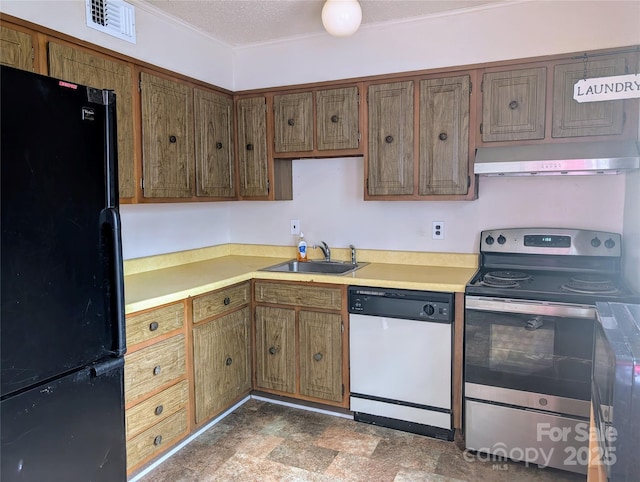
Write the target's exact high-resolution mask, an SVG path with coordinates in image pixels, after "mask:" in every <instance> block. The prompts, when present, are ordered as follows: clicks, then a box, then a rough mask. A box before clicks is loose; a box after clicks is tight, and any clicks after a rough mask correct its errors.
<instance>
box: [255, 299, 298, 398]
mask: <svg viewBox="0 0 640 482" xmlns="http://www.w3.org/2000/svg"><path fill="white" fill-rule="evenodd" d="M255 319H256V365H257V366H256V384H257V386H258V388H269V389H272V390H279V391H281V392H288V393H295V389H296V347H295V343H296V340H295V323H296V313H295V311H294V310H288V309H282V308H271V307H267V306H258V307H256V317H255Z"/></svg>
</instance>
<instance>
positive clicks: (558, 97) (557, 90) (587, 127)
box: [551, 57, 626, 137]
mask: <svg viewBox="0 0 640 482" xmlns="http://www.w3.org/2000/svg"><path fill="white" fill-rule="evenodd" d="M625 73H626V62H625V59H624V58H623V57H618V58H608V59H600V60H589V61H587V63H586V64H585V63H584V62H574V63H568V64H560V65H556V66H555V68H554V70H553V111H552V116H553V129H552V132H551V135H552V136H553V137H579V136H601V135H611V134H621V133H622V128H623V124H624V108H623V107H624V103H623V102H624V101H622V100H611V101H608V102H584V103H578V102H577V101H575V100H574V99H573V86H574V84H575V83H576V82H577V81H578V80H580V79H585V78H586V79H589V78H594V77H609V76H612V75H623V74H625Z"/></svg>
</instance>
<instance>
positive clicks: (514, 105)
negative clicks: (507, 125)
mask: <svg viewBox="0 0 640 482" xmlns="http://www.w3.org/2000/svg"><path fill="white" fill-rule="evenodd" d="M517 108H518V101H517V100H512V101H511V102H509V109H511V110H513V109H517Z"/></svg>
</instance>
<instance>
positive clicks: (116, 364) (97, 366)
mask: <svg viewBox="0 0 640 482" xmlns="http://www.w3.org/2000/svg"><path fill="white" fill-rule="evenodd" d="M122 367H124V358H123V357H119V358H108V359H107V360H106V361H99V362H96V363H94V364H93V365H91V366H90V367H89V368H91V373H92V374H93V376H94V377H101V376H102V375H106V374H107V373H111V372H112V371H114V370H120V369H121V368H122Z"/></svg>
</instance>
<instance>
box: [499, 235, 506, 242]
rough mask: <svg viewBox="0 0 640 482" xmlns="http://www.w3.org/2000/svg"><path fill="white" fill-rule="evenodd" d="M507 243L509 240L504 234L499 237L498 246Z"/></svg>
mask: <svg viewBox="0 0 640 482" xmlns="http://www.w3.org/2000/svg"><path fill="white" fill-rule="evenodd" d="M506 242H507V238H505V237H504V236H503V235H502V234H501V235H500V236H498V244H504V243H506Z"/></svg>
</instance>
